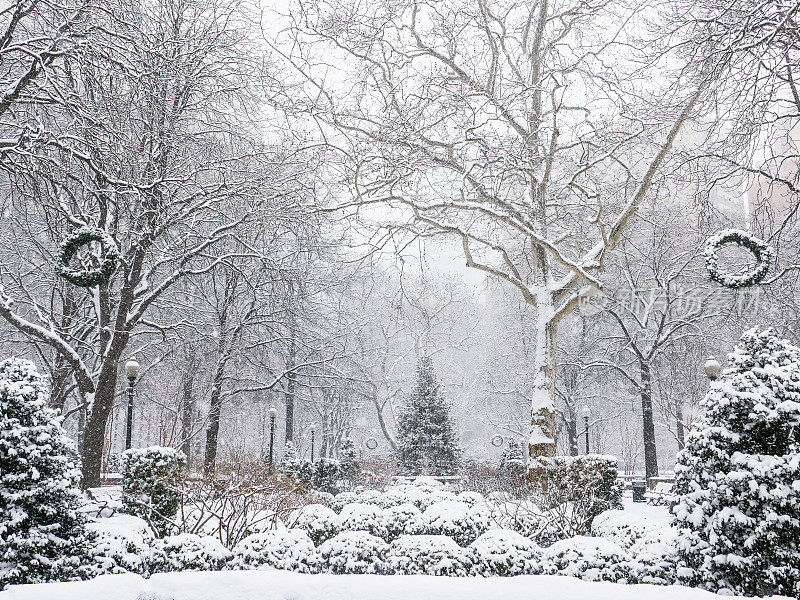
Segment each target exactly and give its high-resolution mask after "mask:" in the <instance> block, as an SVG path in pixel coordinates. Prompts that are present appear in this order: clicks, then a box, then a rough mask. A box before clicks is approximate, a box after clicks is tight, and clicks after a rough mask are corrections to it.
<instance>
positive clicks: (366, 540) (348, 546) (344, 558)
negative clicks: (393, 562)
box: [319, 531, 389, 574]
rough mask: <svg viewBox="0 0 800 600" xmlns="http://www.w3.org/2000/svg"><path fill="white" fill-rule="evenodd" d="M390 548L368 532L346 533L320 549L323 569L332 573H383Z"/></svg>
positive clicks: (329, 541)
mask: <svg viewBox="0 0 800 600" xmlns="http://www.w3.org/2000/svg"><path fill="white" fill-rule="evenodd" d="M388 549H389V546H388V545H387V544H386V542H384V541H383V540H382V539H380V538H379V537H375V536H374V535H370V534H369V533H367V532H366V531H344V532H342V533H340V534H339V535H337V536H336V537H334V538H332V539H330V540H328V541H327V542H325V543H324V544H322V545H321V546H320V547H319V555H320V558H321V568H322V570H324V571H328V572H330V573H358V574H364V573H382V572H383V571H384V569H385V564H384V561H385V560H386V552H387V551H388Z"/></svg>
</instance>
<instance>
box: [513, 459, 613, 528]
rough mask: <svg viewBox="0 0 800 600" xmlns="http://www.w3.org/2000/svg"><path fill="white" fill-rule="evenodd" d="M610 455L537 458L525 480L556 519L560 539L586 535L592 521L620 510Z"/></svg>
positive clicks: (535, 495) (538, 500)
mask: <svg viewBox="0 0 800 600" xmlns="http://www.w3.org/2000/svg"><path fill="white" fill-rule="evenodd" d="M617 475H618V473H617V459H616V458H615V457H613V456H603V455H599V454H587V455H583V456H555V457H552V458H548V457H538V458H536V459H535V460H534V461H532V464H531V465H530V469H529V473H528V481H529V485H530V488H531V492H532V494H533V496H534V497H535V499H536V502H537V504H539V506H541V508H542V509H544V510H546V511H548V513H549V518H550V519H551V520H557V521H558V523H557V529H558V530H559V531H560V532H561V536H562V537H571V536H573V535H578V534H584V533H588V531H589V527H590V526H591V523H592V519H593V518H594V517H596V516H597V515H599V514H601V513H603V512H605V511H607V510H611V509H614V508H622V503H621V501H622V483H621V482H620V481H619V479H618V477H617Z"/></svg>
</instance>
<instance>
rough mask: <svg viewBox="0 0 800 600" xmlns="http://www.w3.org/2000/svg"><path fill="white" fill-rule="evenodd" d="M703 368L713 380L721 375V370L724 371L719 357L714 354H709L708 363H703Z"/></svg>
mask: <svg viewBox="0 0 800 600" xmlns="http://www.w3.org/2000/svg"><path fill="white" fill-rule="evenodd" d="M703 368H704V369H705V371H706V375H707V376H708V378H709V379H710V380H711V381H714V380H715V379H716V378H717V377H719V374H720V372H721V371H722V367H721V366H720V364H719V362H717V359H716V358H714V357H713V356H709V357H708V360H707V361H706V363H705V364H704V365H703Z"/></svg>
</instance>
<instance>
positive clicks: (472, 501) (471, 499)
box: [456, 491, 486, 506]
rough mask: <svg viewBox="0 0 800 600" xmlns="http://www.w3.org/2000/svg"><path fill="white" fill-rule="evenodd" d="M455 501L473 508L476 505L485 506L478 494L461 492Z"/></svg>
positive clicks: (482, 498)
mask: <svg viewBox="0 0 800 600" xmlns="http://www.w3.org/2000/svg"><path fill="white" fill-rule="evenodd" d="M456 499H457V500H458V501H459V502H463V503H464V504H468V505H469V506H475V505H477V504H485V503H486V499H485V498H484V497H483V496H481V495H480V494H479V493H478V492H469V491H467V492H461V493H460V494H459V495H458V496H457V497H456Z"/></svg>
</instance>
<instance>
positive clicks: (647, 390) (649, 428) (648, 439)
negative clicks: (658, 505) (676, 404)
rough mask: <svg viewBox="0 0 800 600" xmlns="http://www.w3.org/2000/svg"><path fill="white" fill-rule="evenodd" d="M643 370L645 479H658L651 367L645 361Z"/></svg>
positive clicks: (642, 365)
mask: <svg viewBox="0 0 800 600" xmlns="http://www.w3.org/2000/svg"><path fill="white" fill-rule="evenodd" d="M639 366H640V370H641V388H640V389H641V396H642V437H643V439H644V472H645V477H646V478H647V479H650V478H651V477H658V457H657V455H656V429H655V425H654V423H653V397H652V384H651V378H650V365H648V364H647V363H646V362H644V361H640V363H639Z"/></svg>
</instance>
